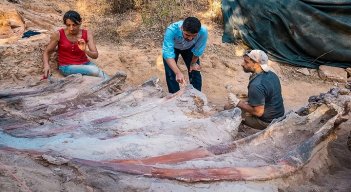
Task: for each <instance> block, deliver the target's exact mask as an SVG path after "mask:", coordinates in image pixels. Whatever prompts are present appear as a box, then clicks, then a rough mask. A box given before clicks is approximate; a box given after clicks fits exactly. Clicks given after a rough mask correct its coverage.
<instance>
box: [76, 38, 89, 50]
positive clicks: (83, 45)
mask: <svg viewBox="0 0 351 192" xmlns="http://www.w3.org/2000/svg"><path fill="white" fill-rule="evenodd" d="M77 43H78V47H79V49H80V50H82V51H85V50H86V47H87V43H86V42H85V40H84V39H78V41H77Z"/></svg>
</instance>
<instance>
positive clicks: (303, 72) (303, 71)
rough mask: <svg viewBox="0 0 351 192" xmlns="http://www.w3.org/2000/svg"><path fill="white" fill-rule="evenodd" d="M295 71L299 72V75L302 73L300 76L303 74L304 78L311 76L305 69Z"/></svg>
mask: <svg viewBox="0 0 351 192" xmlns="http://www.w3.org/2000/svg"><path fill="white" fill-rule="evenodd" d="M296 71H297V72H299V73H302V74H304V75H306V76H310V75H311V74H310V71H309V70H308V69H307V68H300V69H297V70H296Z"/></svg>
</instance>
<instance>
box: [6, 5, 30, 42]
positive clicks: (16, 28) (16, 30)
mask: <svg viewBox="0 0 351 192" xmlns="http://www.w3.org/2000/svg"><path fill="white" fill-rule="evenodd" d="M5 8H6V7H2V8H1V9H0V40H4V39H10V38H11V39H13V40H14V39H18V38H20V37H21V36H22V34H23V32H24V30H25V23H24V20H23V18H22V16H21V15H20V14H19V13H18V11H17V10H15V9H10V10H8V9H5ZM0 44H1V41H0Z"/></svg>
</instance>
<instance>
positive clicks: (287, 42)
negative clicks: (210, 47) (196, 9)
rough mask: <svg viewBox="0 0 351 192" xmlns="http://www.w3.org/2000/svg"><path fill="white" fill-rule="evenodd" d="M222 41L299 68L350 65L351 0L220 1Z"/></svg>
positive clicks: (344, 66)
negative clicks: (240, 45) (222, 29)
mask: <svg viewBox="0 0 351 192" xmlns="http://www.w3.org/2000/svg"><path fill="white" fill-rule="evenodd" d="M222 11H223V17H224V34H223V42H228V43H233V42H236V41H238V40H241V39H242V40H243V41H244V42H245V43H246V44H248V45H249V46H250V47H251V48H252V49H261V50H264V51H266V52H268V53H269V55H270V56H271V59H273V60H276V61H279V62H284V63H288V64H291V65H295V66H300V67H308V68H318V66H319V65H330V66H337V67H343V68H346V67H351V1H346V0H339V1H330V0H329V1H327V0H324V1H323V0H306V1H297V0H222Z"/></svg>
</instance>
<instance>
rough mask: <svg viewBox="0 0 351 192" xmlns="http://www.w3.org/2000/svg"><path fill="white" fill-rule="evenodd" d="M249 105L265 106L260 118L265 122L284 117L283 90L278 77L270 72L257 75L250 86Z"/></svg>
mask: <svg viewBox="0 0 351 192" xmlns="http://www.w3.org/2000/svg"><path fill="white" fill-rule="evenodd" d="M248 90H249V91H248V97H249V101H248V103H249V104H250V105H251V106H260V105H264V113H263V115H262V116H261V117H260V118H259V119H261V120H262V121H265V122H271V121H272V120H273V119H275V118H278V117H281V116H283V115H284V112H285V110H284V104H283V97H282V90H281V86H280V81H279V78H278V76H277V75H276V74H275V73H273V72H271V71H269V72H261V73H259V74H255V76H254V77H252V78H251V80H250V83H249V85H248Z"/></svg>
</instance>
